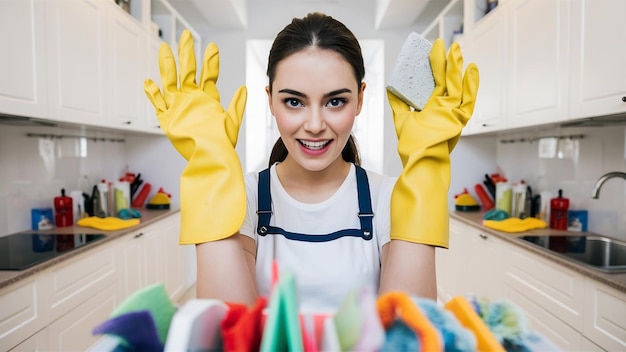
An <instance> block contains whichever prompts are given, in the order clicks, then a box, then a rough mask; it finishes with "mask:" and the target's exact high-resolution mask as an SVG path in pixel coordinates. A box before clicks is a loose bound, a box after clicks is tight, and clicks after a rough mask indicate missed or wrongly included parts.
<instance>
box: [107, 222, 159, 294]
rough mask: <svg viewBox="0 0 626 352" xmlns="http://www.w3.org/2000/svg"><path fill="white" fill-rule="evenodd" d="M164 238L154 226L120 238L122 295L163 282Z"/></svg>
mask: <svg viewBox="0 0 626 352" xmlns="http://www.w3.org/2000/svg"><path fill="white" fill-rule="evenodd" d="M163 243H164V238H163V236H162V234H161V231H158V230H157V228H155V227H154V226H148V227H145V228H143V229H140V230H137V231H135V232H133V233H131V234H129V235H127V236H124V238H121V239H120V240H119V249H118V253H119V255H120V256H121V258H120V260H121V265H120V266H121V272H122V275H121V285H122V297H124V298H126V297H128V296H130V295H131V294H132V293H134V292H136V291H138V290H140V289H141V288H143V287H146V286H148V285H151V284H154V283H158V282H162V281H163V278H164V275H163V269H164V266H163V261H162V260H161V259H162V258H163V256H164V254H165V253H164V248H165V246H164V244H163Z"/></svg>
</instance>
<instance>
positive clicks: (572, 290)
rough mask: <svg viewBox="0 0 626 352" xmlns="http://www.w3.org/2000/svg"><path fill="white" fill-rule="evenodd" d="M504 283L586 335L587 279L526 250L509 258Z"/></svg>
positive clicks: (518, 251)
mask: <svg viewBox="0 0 626 352" xmlns="http://www.w3.org/2000/svg"><path fill="white" fill-rule="evenodd" d="M507 259H508V261H509V268H508V270H507V273H506V275H505V277H504V282H505V284H506V285H508V286H509V287H511V288H513V289H515V291H516V292H518V293H519V294H520V295H523V296H524V297H525V299H527V300H528V301H530V302H533V303H534V304H536V305H537V306H539V307H542V308H543V309H544V310H546V311H549V312H551V313H552V315H554V316H555V317H556V318H558V319H559V320H561V321H562V322H564V323H566V324H568V325H569V326H571V327H572V328H574V329H575V330H577V331H582V325H583V301H584V288H583V287H584V277H583V276H582V275H581V274H579V273H577V272H575V271H573V270H570V269H568V268H565V267H562V266H559V265H558V264H556V263H554V262H552V261H550V260H548V259H545V258H542V257H541V256H539V255H536V254H533V253H529V252H528V251H525V250H523V249H522V248H514V249H512V250H511V251H510V252H509V253H508V255H507Z"/></svg>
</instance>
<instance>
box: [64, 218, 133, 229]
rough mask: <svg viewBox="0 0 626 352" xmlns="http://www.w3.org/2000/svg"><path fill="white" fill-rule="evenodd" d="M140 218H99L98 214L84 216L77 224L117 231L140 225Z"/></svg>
mask: <svg viewBox="0 0 626 352" xmlns="http://www.w3.org/2000/svg"><path fill="white" fill-rule="evenodd" d="M139 223H140V220H139V219H128V220H122V219H120V218H115V217H112V216H109V217H106V218H99V217H97V216H90V217H88V218H82V219H80V220H78V222H77V223H76V225H78V226H84V227H93V228H94V229H98V230H104V231H115V230H121V229H126V228H129V227H133V226H135V225H139Z"/></svg>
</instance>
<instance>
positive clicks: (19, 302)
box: [0, 278, 48, 351]
mask: <svg viewBox="0 0 626 352" xmlns="http://www.w3.org/2000/svg"><path fill="white" fill-rule="evenodd" d="M44 286H45V284H44V283H43V282H42V281H41V280H36V279H35V278H30V279H25V280H22V281H20V282H18V283H16V284H14V285H11V286H8V287H6V288H5V289H3V290H0V297H1V299H0V351H7V350H9V349H11V348H13V347H15V346H16V345H18V344H19V343H21V342H22V341H24V340H26V339H27V338H28V337H30V336H31V335H33V334H35V333H36V332H37V331H39V330H41V329H43V328H44V327H45V326H46V324H47V322H48V321H47V317H46V316H45V314H46V309H45V307H44V306H45V304H44V303H43V302H44V299H45V289H44Z"/></svg>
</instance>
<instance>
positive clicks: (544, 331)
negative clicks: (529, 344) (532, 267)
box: [505, 285, 583, 351]
mask: <svg viewBox="0 0 626 352" xmlns="http://www.w3.org/2000/svg"><path fill="white" fill-rule="evenodd" d="M505 294H506V297H507V298H508V299H510V300H511V301H512V302H513V303H515V304H516V305H517V306H519V308H520V309H521V310H522V311H523V312H524V315H525V316H526V317H527V319H528V324H529V325H530V328H531V329H532V330H533V331H536V332H537V333H539V334H541V335H543V336H545V337H546V338H547V339H548V340H549V341H550V342H552V343H553V344H554V345H556V346H558V347H559V348H561V349H562V350H563V351H580V350H581V346H582V339H583V337H582V334H581V333H580V332H578V331H576V330H575V329H574V328H572V327H571V326H569V325H568V324H565V323H564V322H563V321H561V320H560V319H558V318H557V317H555V316H554V315H552V314H550V312H549V311H547V310H546V309H544V308H543V307H541V306H539V305H537V304H536V303H535V302H533V301H532V300H531V299H529V298H528V297H526V295H524V294H523V293H522V292H519V291H518V289H517V288H514V287H511V286H508V285H505Z"/></svg>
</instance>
